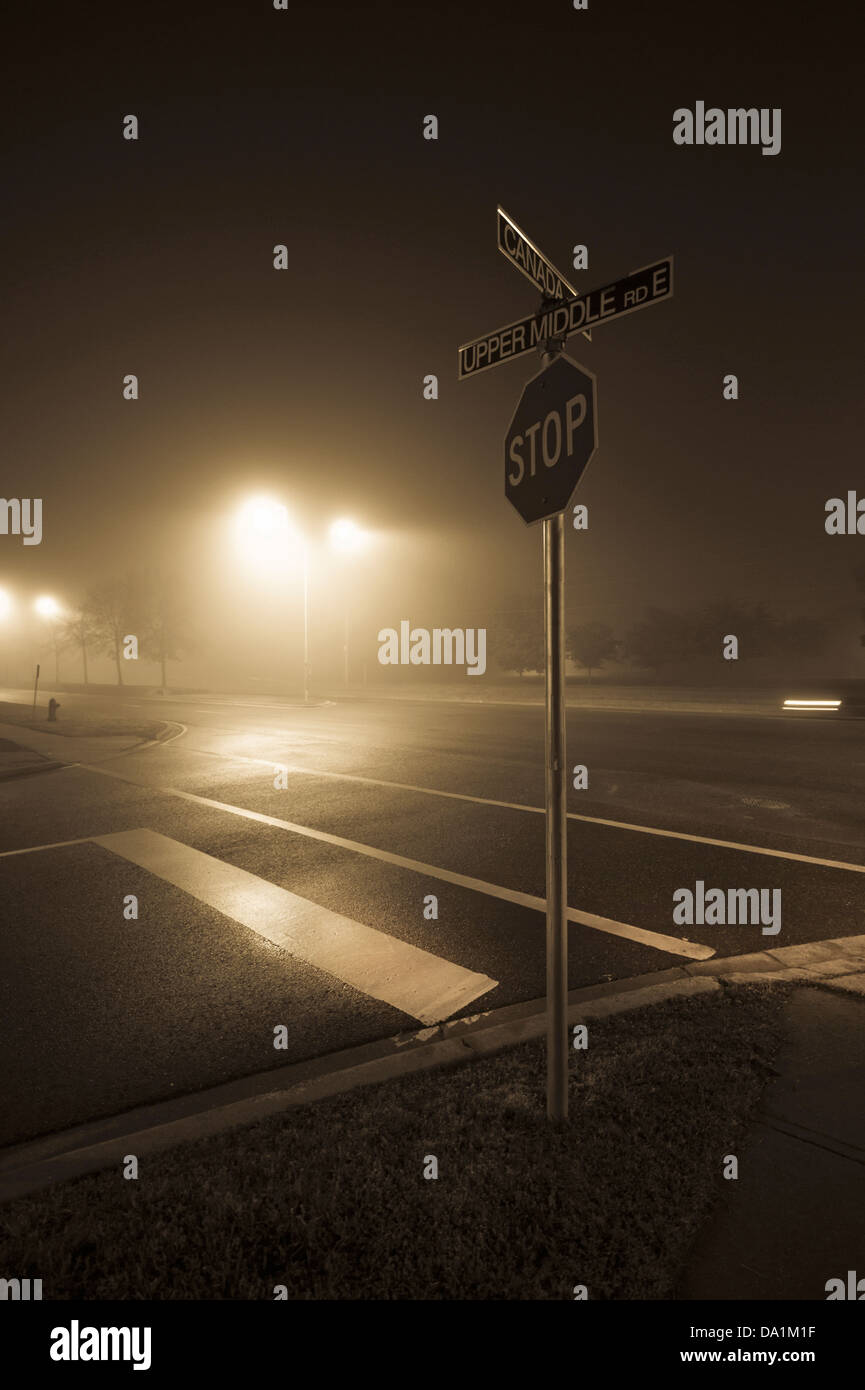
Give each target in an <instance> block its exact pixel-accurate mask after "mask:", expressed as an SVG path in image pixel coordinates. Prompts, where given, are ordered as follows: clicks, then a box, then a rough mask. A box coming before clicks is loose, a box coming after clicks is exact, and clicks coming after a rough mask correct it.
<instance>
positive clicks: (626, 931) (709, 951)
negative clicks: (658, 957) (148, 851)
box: [90, 767, 715, 960]
mask: <svg viewBox="0 0 865 1390" xmlns="http://www.w3.org/2000/svg"><path fill="white" fill-rule="evenodd" d="M90 771H91V772H97V773H99V774H100V775H101V776H103V777H117V778H119V779H120V781H122V782H132V781H134V780H135V779H134V778H131V777H126V776H125V775H124V774H123V773H120V772H114V771H111V770H109V769H108V768H105V767H91V768H90ZM137 785H141V786H146V785H148V784H146V783H138V784H137ZM149 789H150V790H158V791H160V792H164V793H165V795H166V796H179V797H181V798H182V799H183V800H184V801H192V802H195V804H196V805H198V806H212V807H213V808H214V810H217V811H228V812H229V813H230V814H231V815H234V816H242V817H243V818H244V819H245V820H254V821H258V822H259V823H260V824H261V825H275V826H276V827H277V828H278V829H279V830H288V831H290V832H291V834H293V835H304V836H305V837H306V838H307V839H309V840H320V841H321V842H322V843H323V844H326V845H336V846H337V848H338V849H347V850H350V851H351V852H352V853H353V854H365V855H367V856H368V857H369V858H370V859H378V860H379V861H380V862H381V863H383V864H394V865H396V867H397V868H399V869H408V870H410V871H411V872H412V873H416V874H424V875H426V876H427V877H429V878H437V879H441V880H442V881H443V882H445V883H453V884H456V886H457V887H459V888H468V889H469V890H470V891H471V892H473V893H485V894H486V895H487V896H488V897H492V898H500V899H501V900H502V901H504V902H509V903H516V904H517V905H518V906H519V907H528V908H531V909H532V910H533V911H534V912H546V910H547V903H546V899H545V898H537V897H535V896H534V895H533V894H530V893H518V892H517V891H516V890H515V889H513V888H502V887H501V885H500V884H498V883H487V881H486V880H485V879H482V878H470V877H469V876H468V875H467V874H457V873H453V872H452V871H451V870H450V869H440V868H438V867H437V866H436V865H434V864H424V863H423V862H422V861H421V860H419V859H408V858H406V856H405V855H402V854H391V853H390V852H389V851H388V850H384V849H376V848H375V847H374V846H373V845H365V844H361V842H360V841H359V840H346V839H344V838H343V837H342V836H341V835H331V834H329V833H328V832H327V831H326V830H313V829H312V827H311V826H309V825H296V824H295V823H294V822H293V821H288V820H280V818H279V817H278V816H266V815H265V814H264V813H263V812H262V811H250V810H247V808H246V807H245V806H232V805H230V804H229V803H228V802H227V801H214V800H213V799H212V798H211V797H209V796H197V795H196V794H195V792H184V791H181V790H180V789H179V788H178V787H159V788H152V787H151V788H149ZM567 917H568V920H569V921H570V922H579V923H580V924H581V925H582V926H584V927H593V928H594V929H595V930H596V931H603V932H607V933H608V934H609V935H610V936H623V937H626V938H627V939H628V940H629V941H639V942H640V943H641V944H642V945H644V946H652V947H654V948H655V950H657V951H666V952H668V953H669V954H670V955H676V956H688V957H689V958H690V959H691V960H708V959H709V957H710V956H713V955H714V954H715V950H714V947H712V946H703V945H701V944H700V943H699V942H697V941H685V940H683V939H681V938H679V937H678V936H665V935H664V934H663V933H662V932H654V931H646V930H645V929H644V928H643V927H633V926H631V925H630V923H628V922H616V921H614V920H613V919H612V918H610V917H599V916H597V915H596V914H595V913H593V912H581V911H580V910H579V909H578V908H575V907H569V908H568V910H567Z"/></svg>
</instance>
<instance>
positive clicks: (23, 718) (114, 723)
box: [0, 700, 165, 738]
mask: <svg viewBox="0 0 865 1390" xmlns="http://www.w3.org/2000/svg"><path fill="white" fill-rule="evenodd" d="M0 724H15V725H17V726H18V727H19V728H22V729H35V730H36V732H37V733H40V734H59V735H60V736H61V737H65V738H98V737H99V736H100V735H102V734H126V735H128V736H129V737H130V738H156V737H157V736H158V735H159V734H160V733H161V732H162V730H163V729H164V728H165V724H164V722H163V721H162V720H161V719H147V718H142V717H141V715H134V714H132V713H129V714H100V713H99V711H98V710H93V711H92V712H86V711H83V710H78V709H76V710H75V711H74V713H72V712H71V707H70V712H69V713H67V712H66V711H65V710H64V709H63V702H62V700H61V702H60V714H59V715H58V716H57V722H56V723H52V722H51V721H50V720H49V718H48V711H47V709H45V708H44V707H43V706H42V705H38V706H37V708H36V718H35V719H34V718H33V706H32V705H14V704H6V703H4V702H2V701H0Z"/></svg>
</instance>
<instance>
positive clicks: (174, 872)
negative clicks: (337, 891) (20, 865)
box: [93, 830, 498, 1024]
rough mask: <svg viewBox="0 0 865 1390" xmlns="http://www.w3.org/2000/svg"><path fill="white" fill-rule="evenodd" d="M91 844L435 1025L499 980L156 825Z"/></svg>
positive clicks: (100, 837)
mask: <svg viewBox="0 0 865 1390" xmlns="http://www.w3.org/2000/svg"><path fill="white" fill-rule="evenodd" d="M93 843H94V844H95V845H101V846H102V848H103V849H107V850H110V851H111V852H112V854H117V855H120V856H121V858H123V859H128V860H129V861H130V863H132V864H137V865H138V866H139V867H140V868H142V869H147V870H148V871H149V872H150V873H152V874H157V875H158V877H159V878H161V879H163V880H164V881H165V882H166V883H171V884H173V885H174V887H175V888H180V889H182V891H183V892H184V893H189V894H190V896H191V897H193V898H197V899H198V901H199V902H203V903H207V905H208V906H209V907H213V908H215V909H216V911H217V912H221V913H223V915H224V916H226V917H231V918H233V920H234V921H235V922H240V923H242V925H243V926H245V927H250V928H251V929H252V930H253V931H255V932H257V933H258V934H259V936H263V937H265V938H266V939H267V940H268V941H272V942H274V944H275V945H277V946H281V947H282V948H283V949H284V950H286V951H288V952H290V953H291V955H293V956H297V957H299V958H300V959H301V960H305V961H307V962H308V963H309V964H310V965H314V966H316V967H317V968H318V969H319V970H326V971H327V972H328V973H329V974H330V975H335V976H336V978H337V979H339V980H343V981H344V982H345V983H346V984H349V985H352V986H353V987H354V988H355V989H358V990H361V991H362V992H363V993H364V994H369V995H371V996H372V997H373V999H381V1000H382V1001H383V1002H384V1003H385V1004H390V1005H392V1006H393V1008H395V1009H399V1010H400V1011H401V1012H402V1013H404V1014H409V1015H410V1016H411V1017H412V1018H417V1019H420V1021H421V1023H427V1024H430V1023H440V1022H441V1020H442V1019H444V1018H449V1017H450V1015H451V1014H452V1013H455V1012H457V1011H458V1010H460V1009H463V1008H465V1007H466V1005H468V1004H470V1003H471V1002H472V1000H474V999H477V998H478V997H479V996H480V995H481V994H486V993H487V992H488V991H489V990H491V989H495V988H496V986H497V984H498V981H497V980H492V979H490V978H489V976H488V975H479V974H477V973H476V972H475V971H474V970H466V969H464V967H463V966H461V965H454V964H453V963H452V962H451V961H447V960H444V959H443V958H442V957H441V956H434V955H433V954H432V953H431V952H430V951H422V950H421V949H420V948H419V947H417V946H410V945H408V943H407V942H405V941H400V940H399V938H398V937H395V936H390V935H388V933H387V932H382V931H376V930H375V929H374V928H372V927H366V926H364V925H363V924H362V923H361V922H355V921H353V920H352V918H350V917H342V916H341V915H340V914H339V913H337V912H331V911H330V910H329V909H328V908H326V907H320V906H319V905H318V904H317V903H313V902H310V901H309V900H308V899H307V898H300V897H298V896H297V894H295V893H290V892H289V891H288V890H287V889H286V888H279V887H278V886H277V885H276V884H275V883H269V882H268V881H267V879H263V878H258V877H257V875H255V874H251V873H248V872H247V871H246V869H238V868H235V867H234V865H232V864H226V863H225V862H224V860H222V859H215V858H214V857H213V855H211V854H202V852H201V851H200V850H197V849H192V848H191V847H190V846H189V845H184V844H181V843H180V841H179V840H172V839H171V838H170V837H169V836H167V835H160V834H159V833H158V832H157V831H155V830H119V831H116V832H114V833H113V834H110V835H94V836H93Z"/></svg>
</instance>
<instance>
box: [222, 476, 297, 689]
mask: <svg viewBox="0 0 865 1390" xmlns="http://www.w3.org/2000/svg"><path fill="white" fill-rule="evenodd" d="M237 534H238V538H239V541H240V544H241V548H242V549H243V551H244V553H245V555H246V558H247V559H248V560H250V561H251V562H252V563H254V564H255V566H256V567H257V568H258V569H262V568H263V569H265V570H266V571H267V572H268V573H269V574H271V575H272V574H274V573H279V572H280V571H281V570H282V569H283V568H284V566H285V561H286V555H287V553H288V550H289V549H290V547H291V546H292V545H293V546H299V547H300V551H301V557H302V560H303V703H304V704H305V705H307V704H309V555H308V548H307V544H306V540H305V539H304V537H303V536H302V535H301V533H300V532H299V531H298V530H297V529H296V528H295V527H294V526H292V524H291V521H290V519H289V515H288V508H287V507H285V506H284V505H283V504H282V502H278V501H276V499H275V498H273V497H262V496H259V497H251V498H250V499H249V501H248V502H245V503H244V505H243V506H242V507H241V508H240V511H239V512H238V514H237Z"/></svg>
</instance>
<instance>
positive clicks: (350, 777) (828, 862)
mask: <svg viewBox="0 0 865 1390" xmlns="http://www.w3.org/2000/svg"><path fill="white" fill-rule="evenodd" d="M193 751H195V752H196V753H206V754H207V755H208V756H209V757H214V758H225V759H226V760H227V761H229V762H244V763H257V764H259V765H260V766H261V767H272V768H274V769H279V768H285V770H286V772H292V773H300V774H302V775H303V776H305V777H332V778H336V779H338V780H339V781H343V782H365V783H367V784H368V785H369V786H371V787H390V788H391V789H392V790H393V791H401V792H421V793H422V794H423V795H424V796H443V797H446V798H447V799H449V800H452V801H472V802H474V803H475V804H476V805H478V806H498V807H501V809H502V810H505V811H531V812H532V813H533V814H534V815H540V816H542V815H543V814H544V808H543V806H527V805H525V804H524V803H523V802H520V801H495V800H493V799H492V798H491V797H487V796H469V795H468V794H467V793H466V792H445V791H439V789H438V788H436V787H417V786H414V784H413V783H411V782H388V781H384V780H383V779H382V778H379V777H361V776H359V775H358V774H357V773H354V772H322V771H319V770H318V769H316V768H309V767H298V766H296V765H294V764H290V763H280V762H277V761H274V760H273V759H272V758H246V757H243V756H242V755H241V754H239V753H211V752H210V750H208V749H204V748H196V749H195V750H193ZM568 820H579V821H586V823H587V824H589V825H606V826H609V827H610V829H612V830H633V831H636V832H637V833H638V834H640V835H661V836H663V837H664V838H665V839H670V840H690V841H691V842H692V843H693V844H698V845H714V846H715V847H716V848H718V849H735V850H740V851H741V852H742V853H743V854H765V855H768V856H769V857H770V858H772V859H792V860H795V861H796V862H797V863H800V864H817V865H819V867H820V868H823V869H846V870H847V871H848V873H852V874H865V864H849V863H847V861H846V860H844V859H819V858H817V857H816V856H815V855H813V854H794V853H793V852H792V850H786V849H766V848H765V846H763V845H744V844H740V843H739V842H738V841H737V840H717V839H714V838H713V837H711V836H709V835H689V834H687V833H686V832H685V831H683V830H662V829H661V828H660V827H658V826H655V825H633V824H631V823H630V822H629V821H621V820H606V819H604V818H603V817H601V816H584V815H580V814H579V812H577V811H569V812H568Z"/></svg>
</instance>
